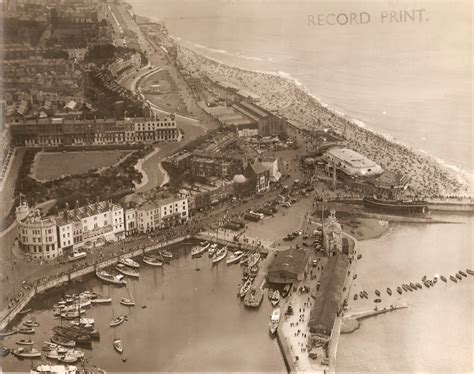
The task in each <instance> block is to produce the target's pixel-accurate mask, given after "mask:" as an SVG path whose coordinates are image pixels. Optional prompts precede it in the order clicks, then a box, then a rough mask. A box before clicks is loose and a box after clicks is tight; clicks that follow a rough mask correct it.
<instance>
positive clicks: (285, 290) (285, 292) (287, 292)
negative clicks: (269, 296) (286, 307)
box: [281, 284, 291, 297]
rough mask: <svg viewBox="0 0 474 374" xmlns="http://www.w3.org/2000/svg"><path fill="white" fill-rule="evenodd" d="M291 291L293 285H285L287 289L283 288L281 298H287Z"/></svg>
mask: <svg viewBox="0 0 474 374" xmlns="http://www.w3.org/2000/svg"><path fill="white" fill-rule="evenodd" d="M290 290H291V284H287V285H285V287H284V288H283V292H282V293H281V297H287V296H288V294H289V293H290Z"/></svg>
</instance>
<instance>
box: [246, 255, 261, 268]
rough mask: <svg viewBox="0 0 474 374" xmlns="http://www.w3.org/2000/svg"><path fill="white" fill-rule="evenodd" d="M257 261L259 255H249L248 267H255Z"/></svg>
mask: <svg viewBox="0 0 474 374" xmlns="http://www.w3.org/2000/svg"><path fill="white" fill-rule="evenodd" d="M259 260H260V253H258V252H255V253H253V254H251V255H250V257H249V259H248V267H249V268H251V267H252V266H254V265H257V264H258V261H259Z"/></svg>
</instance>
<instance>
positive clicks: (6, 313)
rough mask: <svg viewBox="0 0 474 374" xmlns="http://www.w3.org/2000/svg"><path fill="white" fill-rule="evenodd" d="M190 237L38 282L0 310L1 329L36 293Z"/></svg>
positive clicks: (173, 240)
mask: <svg viewBox="0 0 474 374" xmlns="http://www.w3.org/2000/svg"><path fill="white" fill-rule="evenodd" d="M190 238H191V236H190V235H186V236H181V237H179V238H176V239H172V240H168V241H165V242H162V243H158V244H155V245H152V246H148V247H145V248H142V249H136V250H134V251H132V252H128V253H126V254H121V255H118V256H115V257H113V258H109V259H107V260H104V261H102V262H98V263H96V264H93V265H90V266H86V267H84V268H82V269H79V270H76V271H72V272H70V273H68V274H63V275H60V276H57V277H55V278H53V279H50V280H48V281H46V282H43V283H40V284H36V285H35V286H34V287H33V288H31V289H29V290H27V291H26V292H25V294H24V295H23V297H22V298H21V300H19V302H18V303H17V304H15V306H13V307H12V308H10V309H4V310H2V311H1V312H0V330H3V329H5V328H6V327H7V326H8V324H9V323H10V322H12V321H13V320H14V319H15V317H16V316H17V315H18V313H19V312H20V311H21V310H22V309H24V308H25V307H26V306H27V305H28V303H29V302H30V301H31V300H32V299H33V298H34V297H35V296H36V295H38V294H40V293H42V292H45V291H47V290H50V289H52V288H54V287H58V286H61V285H63V284H66V283H68V282H72V281H74V280H76V279H80V278H81V277H83V276H85V275H87V274H90V273H93V272H95V271H96V270H97V269H100V268H104V267H107V266H111V265H114V264H116V263H118V261H119V260H120V259H122V258H130V257H136V256H140V255H143V254H145V253H148V252H151V251H154V250H157V249H161V248H165V247H168V246H170V245H173V244H177V243H181V242H183V241H185V240H187V239H190Z"/></svg>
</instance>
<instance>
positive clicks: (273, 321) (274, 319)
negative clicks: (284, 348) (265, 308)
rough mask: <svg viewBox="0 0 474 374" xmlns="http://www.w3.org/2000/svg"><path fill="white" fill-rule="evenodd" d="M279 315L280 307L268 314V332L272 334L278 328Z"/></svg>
mask: <svg viewBox="0 0 474 374" xmlns="http://www.w3.org/2000/svg"><path fill="white" fill-rule="evenodd" d="M280 317H281V310H280V308H276V309H274V310H273V312H272V315H271V316H270V323H269V327H270V332H271V333H272V334H274V333H275V332H276V330H277V328H278V324H279V323H280Z"/></svg>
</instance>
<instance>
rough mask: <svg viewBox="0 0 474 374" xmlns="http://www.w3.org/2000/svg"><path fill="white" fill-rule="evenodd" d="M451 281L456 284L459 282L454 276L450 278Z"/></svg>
mask: <svg viewBox="0 0 474 374" xmlns="http://www.w3.org/2000/svg"><path fill="white" fill-rule="evenodd" d="M449 279H451V280H452V281H453V282H454V283H457V282H458V280H457V279H456V278H455V277H454V276H452V275H450V276H449Z"/></svg>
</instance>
